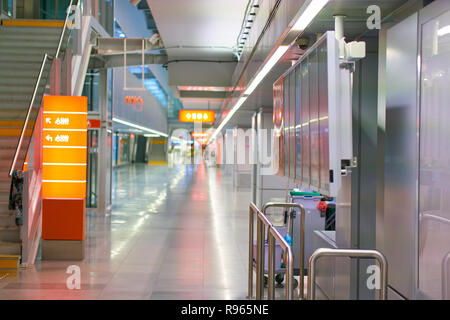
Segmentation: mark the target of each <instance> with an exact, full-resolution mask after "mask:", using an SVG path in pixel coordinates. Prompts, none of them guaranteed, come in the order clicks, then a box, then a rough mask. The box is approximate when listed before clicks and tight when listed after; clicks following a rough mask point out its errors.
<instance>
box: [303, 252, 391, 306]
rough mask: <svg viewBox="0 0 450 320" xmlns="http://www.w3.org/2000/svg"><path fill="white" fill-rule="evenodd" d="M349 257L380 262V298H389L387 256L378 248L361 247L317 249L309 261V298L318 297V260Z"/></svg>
mask: <svg viewBox="0 0 450 320" xmlns="http://www.w3.org/2000/svg"><path fill="white" fill-rule="evenodd" d="M324 256H327V257H348V258H374V259H376V260H377V261H378V263H379V264H380V278H381V288H380V295H379V299H380V300H386V299H387V282H388V281H387V277H388V265H387V260H386V258H385V256H384V255H383V254H382V253H381V252H379V251H376V250H360V249H328V248H321V249H317V250H316V251H315V252H314V253H313V254H312V256H311V258H309V262H308V299H309V300H315V298H316V261H317V259H319V258H321V257H324Z"/></svg>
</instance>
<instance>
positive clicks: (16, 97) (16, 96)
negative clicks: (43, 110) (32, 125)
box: [0, 81, 45, 109]
mask: <svg viewBox="0 0 450 320" xmlns="http://www.w3.org/2000/svg"><path fill="white" fill-rule="evenodd" d="M44 83H45V81H44ZM44 91H45V86H44V85H41V86H40V88H39V89H38V91H37V95H38V97H39V96H42V95H43V94H44ZM32 96H33V90H31V92H28V93H19V92H12V93H11V94H9V95H8V94H7V93H6V92H4V91H1V92H0V108H2V109H3V108H4V107H5V108H7V107H8V105H10V104H11V102H12V103H14V102H23V103H25V106H26V108H28V106H29V103H30V102H31V98H32Z"/></svg>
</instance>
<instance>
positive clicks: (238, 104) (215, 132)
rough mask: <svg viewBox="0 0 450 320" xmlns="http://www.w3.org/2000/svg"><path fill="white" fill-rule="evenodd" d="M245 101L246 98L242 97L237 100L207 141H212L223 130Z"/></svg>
mask: <svg viewBox="0 0 450 320" xmlns="http://www.w3.org/2000/svg"><path fill="white" fill-rule="evenodd" d="M245 100H247V97H246V96H242V97H240V98H239V100H238V101H237V103H236V104H235V105H234V107H233V109H231V111H230V113H228V114H227V116H226V117H225V119H223V121H222V122H221V123H220V125H219V126H218V127H217V129H216V131H214V133H213V135H212V136H211V138H210V139H209V140H214V139H215V138H216V137H217V135H218V134H219V132H220V131H221V130H222V129H223V127H224V126H225V125H226V124H227V122H228V121H230V119H231V117H233V115H234V114H235V113H236V111H238V109H239V108H240V107H241V106H242V105H243V104H244V102H245Z"/></svg>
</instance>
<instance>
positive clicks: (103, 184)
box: [97, 69, 112, 213]
mask: <svg viewBox="0 0 450 320" xmlns="http://www.w3.org/2000/svg"><path fill="white" fill-rule="evenodd" d="M98 89H99V112H100V122H101V125H100V129H99V153H98V175H97V177H98V190H97V191H98V198H97V209H98V212H99V213H105V212H107V211H108V210H110V208H111V203H110V201H111V199H110V197H109V196H108V195H109V193H110V192H111V183H110V180H111V166H112V163H111V148H112V137H111V138H108V130H110V132H112V128H111V123H110V121H109V118H112V117H108V69H102V70H100V77H99V88H98ZM111 109H112V108H111Z"/></svg>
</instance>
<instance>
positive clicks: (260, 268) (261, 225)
mask: <svg viewBox="0 0 450 320" xmlns="http://www.w3.org/2000/svg"><path fill="white" fill-rule="evenodd" d="M255 213H256V219H257V226H256V228H257V229H256V300H262V299H263V298H264V264H265V257H264V256H265V245H264V244H265V229H266V227H267V229H268V242H269V243H268V251H269V252H268V254H269V256H268V260H269V263H268V274H269V292H268V299H273V298H274V291H273V286H274V276H275V270H274V269H275V241H277V242H278V243H279V244H280V246H281V247H282V248H283V250H284V252H285V254H286V286H285V288H286V289H285V290H286V296H285V297H286V299H287V300H291V299H292V296H293V289H292V281H293V278H294V265H293V261H294V260H293V255H292V250H291V246H290V245H289V244H288V243H287V242H286V240H285V239H284V238H283V236H282V235H281V234H280V233H279V232H278V231H277V230H276V229H275V228H274V227H273V225H272V223H271V222H270V221H269V220H268V219H267V217H266V216H265V215H264V214H263V213H262V212H261V211H260V210H259V209H258V208H257V207H256V205H255V204H254V203H250V207H249V241H248V243H249V246H248V250H249V251H248V256H249V258H248V299H252V298H253V245H254V244H253V240H254V239H253V238H254V237H253V230H254V218H255Z"/></svg>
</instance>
